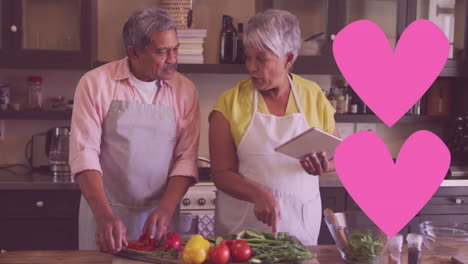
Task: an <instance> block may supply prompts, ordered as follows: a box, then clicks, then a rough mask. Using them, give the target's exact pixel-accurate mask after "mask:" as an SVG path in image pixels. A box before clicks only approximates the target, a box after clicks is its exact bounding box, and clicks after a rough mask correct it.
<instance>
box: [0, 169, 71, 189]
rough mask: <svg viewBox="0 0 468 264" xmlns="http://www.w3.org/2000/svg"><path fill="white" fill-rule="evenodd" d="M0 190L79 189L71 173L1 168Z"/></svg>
mask: <svg viewBox="0 0 468 264" xmlns="http://www.w3.org/2000/svg"><path fill="white" fill-rule="evenodd" d="M0 190H79V187H78V184H77V183H75V182H74V180H73V178H72V177H71V176H70V175H64V176H55V177H54V176H53V175H52V173H51V172H49V171H30V172H26V173H18V174H13V173H11V172H8V171H5V170H0Z"/></svg>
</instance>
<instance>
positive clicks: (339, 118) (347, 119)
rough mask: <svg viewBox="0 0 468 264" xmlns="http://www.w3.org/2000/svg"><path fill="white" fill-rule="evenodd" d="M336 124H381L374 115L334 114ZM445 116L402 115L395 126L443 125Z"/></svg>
mask: <svg viewBox="0 0 468 264" xmlns="http://www.w3.org/2000/svg"><path fill="white" fill-rule="evenodd" d="M335 121H336V122H337V123H383V122H382V120H380V118H378V117H377V116H376V115H359V114H335ZM446 121H447V117H445V116H425V115H404V116H403V117H402V118H401V119H400V120H398V122H397V124H409V123H444V122H446Z"/></svg>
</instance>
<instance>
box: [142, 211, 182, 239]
mask: <svg viewBox="0 0 468 264" xmlns="http://www.w3.org/2000/svg"><path fill="white" fill-rule="evenodd" d="M173 214H174V211H173V210H170V209H168V208H164V207H162V206H158V207H157V208H156V209H155V210H154V211H153V212H152V213H151V214H150V215H149V216H148V219H146V222H145V226H144V227H143V234H147V235H148V236H149V237H151V238H154V230H155V228H157V233H156V237H155V240H156V241H160V240H161V238H163V237H164V234H165V233H166V232H167V229H168V228H169V225H170V224H171V220H172V215H173Z"/></svg>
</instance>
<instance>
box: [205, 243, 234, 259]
mask: <svg viewBox="0 0 468 264" xmlns="http://www.w3.org/2000/svg"><path fill="white" fill-rule="evenodd" d="M208 255H209V256H210V259H211V262H213V263H214V264H225V263H227V262H228V261H229V256H230V254H229V248H228V247H227V246H225V245H224V244H221V245H217V246H214V247H212V248H211V249H210V252H209V253H208Z"/></svg>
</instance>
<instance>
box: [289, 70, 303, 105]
mask: <svg viewBox="0 0 468 264" xmlns="http://www.w3.org/2000/svg"><path fill="white" fill-rule="evenodd" d="M288 80H289V85H290V86H291V90H292V94H293V96H294V100H296V105H297V108H298V109H299V113H301V114H304V110H302V104H301V101H300V100H299V96H298V95H297V91H296V86H295V85H294V83H293V81H292V77H291V76H290V75H289V74H288Z"/></svg>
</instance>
